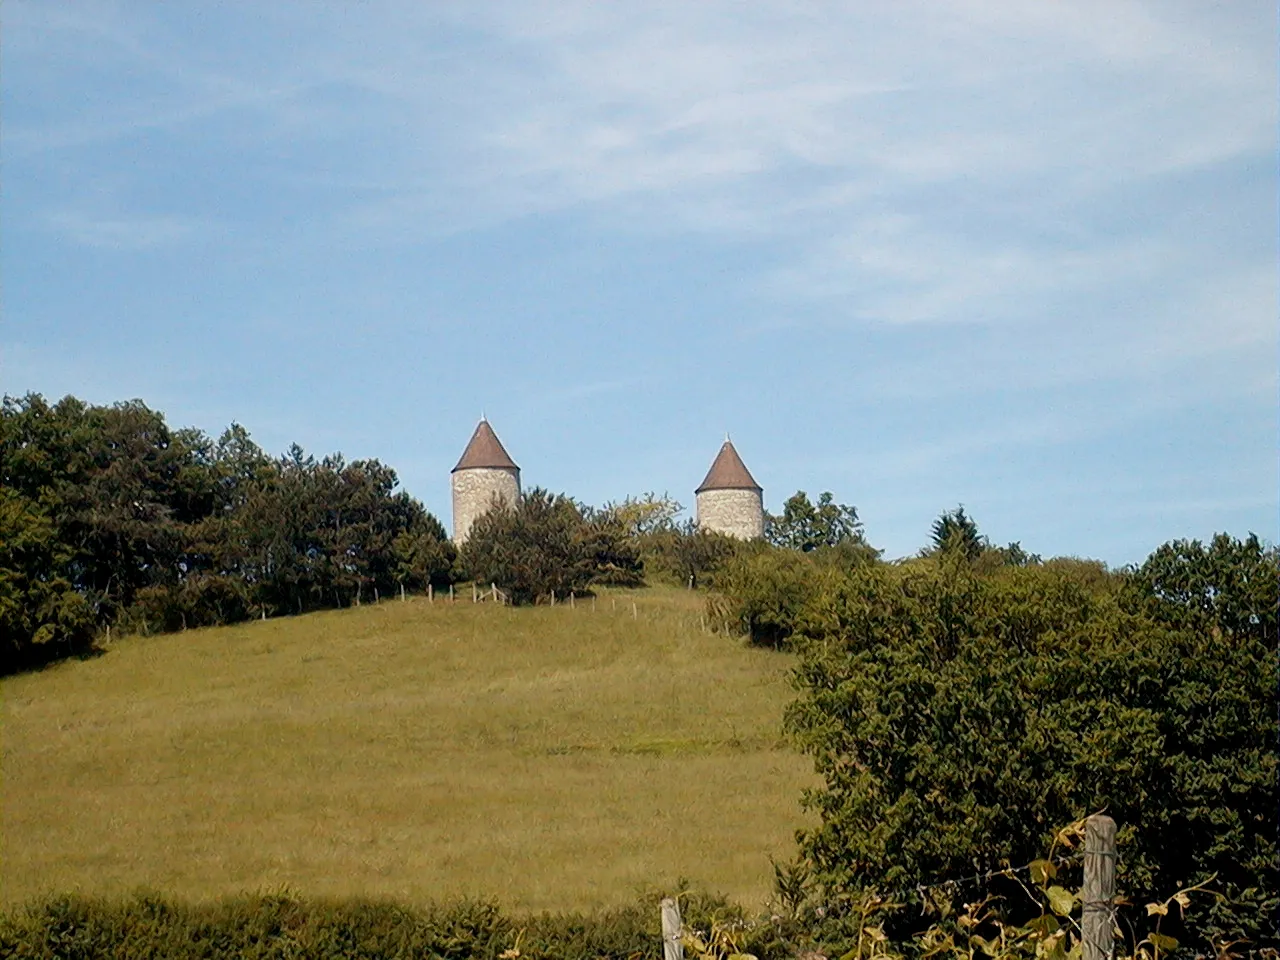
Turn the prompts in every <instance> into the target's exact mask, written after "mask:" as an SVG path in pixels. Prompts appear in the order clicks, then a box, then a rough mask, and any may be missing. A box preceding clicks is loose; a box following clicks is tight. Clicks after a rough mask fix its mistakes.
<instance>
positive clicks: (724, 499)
mask: <svg viewBox="0 0 1280 960" xmlns="http://www.w3.org/2000/svg"><path fill="white" fill-rule="evenodd" d="M694 494H695V495H696V496H697V500H698V529H699V530H707V531H709V532H712V533H727V534H728V535H729V536H731V537H737V538H738V539H739V540H756V539H759V538H760V537H763V536H764V490H763V489H761V487H760V484H758V483H756V481H755V479H754V478H753V477H752V476H751V471H749V470H748V469H747V465H746V464H745V463H743V462H742V458H741V457H740V456H738V451H737V450H735V449H734V448H733V443H732V442H730V440H729V438H728V437H726V438H725V441H724V446H723V447H721V448H720V452H719V453H718V454H716V459H715V462H714V463H712V464H711V469H710V470H708V471H707V478H706V479H705V480H703V481H702V486H700V487H698V489H697V490H695V491H694Z"/></svg>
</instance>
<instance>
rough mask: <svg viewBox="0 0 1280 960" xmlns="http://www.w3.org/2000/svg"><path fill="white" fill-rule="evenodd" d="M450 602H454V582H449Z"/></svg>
mask: <svg viewBox="0 0 1280 960" xmlns="http://www.w3.org/2000/svg"><path fill="white" fill-rule="evenodd" d="M449 602H450V603H453V584H452V583H451V584H449Z"/></svg>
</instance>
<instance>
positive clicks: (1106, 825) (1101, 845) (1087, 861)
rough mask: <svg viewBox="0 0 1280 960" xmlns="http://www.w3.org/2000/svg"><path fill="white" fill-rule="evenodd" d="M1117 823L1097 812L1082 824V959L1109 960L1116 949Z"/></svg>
mask: <svg viewBox="0 0 1280 960" xmlns="http://www.w3.org/2000/svg"><path fill="white" fill-rule="evenodd" d="M1115 896H1116V822H1115V821H1114V820H1112V819H1111V818H1110V817H1108V816H1106V815H1105V814H1101V813H1097V814H1094V815H1093V816H1092V817H1090V818H1089V819H1088V820H1086V821H1085V824H1084V890H1083V891H1082V892H1081V894H1080V899H1081V902H1082V914H1083V915H1082V917H1081V924H1080V926H1081V934H1082V936H1083V940H1084V943H1083V947H1084V960H1111V955H1112V953H1113V952H1114V949H1115V925H1116V921H1115V917H1114V915H1113V910H1114V903H1115Z"/></svg>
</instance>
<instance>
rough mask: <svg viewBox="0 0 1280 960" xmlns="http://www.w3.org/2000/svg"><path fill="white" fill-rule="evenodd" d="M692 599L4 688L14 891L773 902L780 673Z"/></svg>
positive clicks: (377, 632)
mask: <svg viewBox="0 0 1280 960" xmlns="http://www.w3.org/2000/svg"><path fill="white" fill-rule="evenodd" d="M633 600H635V601H636V602H637V604H638V606H637V609H636V611H635V616H633V611H632V602H633ZM699 609H700V600H699V599H698V598H697V597H695V596H692V595H690V594H688V593H686V592H684V591H678V590H661V589H655V590H648V591H642V592H640V593H638V594H632V593H625V594H623V593H619V594H616V595H610V594H605V595H603V596H602V597H601V598H600V599H599V600H598V601H597V602H596V604H595V605H594V608H593V605H592V604H591V602H590V601H586V602H579V603H578V605H577V607H576V609H570V608H569V607H567V606H566V605H563V604H562V605H560V606H557V607H555V608H553V609H552V608H538V609H521V610H513V609H510V608H505V607H498V606H493V605H490V604H479V605H473V604H472V603H471V602H470V595H469V594H468V595H467V597H466V599H465V602H459V603H457V604H454V605H450V604H448V603H447V602H441V601H439V600H437V602H436V603H434V604H428V603H427V602H426V600H425V599H412V600H410V601H408V602H403V603H402V602H399V601H391V602H384V603H382V604H381V605H379V606H366V607H363V608H358V609H351V610H342V611H335V612H330V613H319V614H313V615H309V616H303V617H297V618H289V619H280V620H273V621H266V622H255V623H250V624H244V625H241V626H237V627H223V628H216V629H209V630H195V631H190V632H187V633H182V634H173V635H168V636H158V637H148V638H143V637H136V638H129V639H126V640H124V641H121V642H118V643H117V644H115V645H114V647H113V648H112V649H111V650H110V652H109V653H108V654H107V655H106V656H103V657H99V658H97V659H94V660H90V661H84V662H74V663H66V664H63V665H61V666H58V667H56V668H53V669H50V670H47V671H45V672H42V673H39V674H31V675H26V676H19V677H11V678H8V679H5V680H3V681H0V702H2V705H3V718H4V719H3V729H2V731H0V733H2V736H3V741H2V742H3V755H2V761H0V762H2V768H0V770H2V773H3V781H2V785H0V790H2V793H0V804H2V806H0V813H2V815H3V821H2V827H3V828H2V829H0V843H3V847H0V900H3V901H4V902H8V903H12V902H14V901H17V900H22V899H25V898H27V897H30V896H32V895H35V894H39V893H44V892H50V891H67V890H72V889H76V890H81V891H84V892H94V893H120V892H127V891H131V890H133V889H135V888H138V887H148V888H152V889H157V890H161V891H163V892H165V893H167V894H172V895H177V896H181V897H191V898H203V897H208V896H215V895H220V894H224V893H231V892H237V891H244V890H261V889H264V888H273V887H279V886H289V887H290V888H293V889H295V890H297V891H299V892H301V893H306V894H316V895H324V896H345V895H353V894H357V895H363V896H379V897H394V898H399V899H402V900H408V901H419V900H425V899H430V898H442V897H450V896H456V895H462V894H469V895H478V896H486V897H496V898H497V899H499V900H500V901H501V902H502V903H504V904H506V905H508V906H510V907H512V908H515V909H542V908H570V907H574V908H576V907H593V906H598V905H603V904H611V903H617V902H623V901H626V900H628V899H632V898H633V897H634V894H635V892H636V890H637V889H638V888H640V887H653V886H659V885H670V884H672V883H673V882H674V881H675V880H676V879H677V878H679V877H687V878H689V879H690V880H691V881H693V882H694V883H695V884H697V885H699V886H705V887H708V888H710V889H714V890H718V891H721V892H723V893H726V894H728V895H730V896H732V897H733V898H735V899H737V900H740V901H742V902H746V903H750V902H758V901H760V900H762V899H763V898H764V897H765V896H766V895H767V893H768V891H769V879H770V875H771V871H770V868H769V864H768V857H769V855H771V854H772V855H775V856H786V855H788V854H789V853H790V851H791V847H792V840H791V837H792V831H793V830H794V829H795V828H796V827H797V826H799V825H800V823H801V813H800V810H799V802H798V801H799V795H800V791H801V789H802V787H803V786H805V785H806V784H807V783H808V782H810V780H811V778H812V774H811V773H810V772H809V765H808V763H807V762H806V761H805V760H804V759H803V758H801V757H799V756H798V755H796V754H795V753H794V752H793V751H791V750H789V749H788V748H787V747H786V746H785V745H784V744H783V743H782V742H781V740H780V738H779V733H778V728H779V721H780V718H781V713H782V708H783V705H784V704H785V703H786V701H787V699H788V698H789V696H790V694H789V691H788V689H787V686H786V683H785V679H784V672H785V670H786V667H787V666H788V661H787V659H786V658H785V657H783V656H782V655H779V654H776V653H770V652H765V651H758V650H751V649H747V648H744V647H743V646H742V644H741V643H740V642H739V641H736V640H733V639H729V638H725V637H722V636H713V635H711V634H708V633H704V632H703V631H702V630H701V629H700V624H699Z"/></svg>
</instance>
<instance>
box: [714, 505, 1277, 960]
mask: <svg viewBox="0 0 1280 960" xmlns="http://www.w3.org/2000/svg"><path fill="white" fill-rule="evenodd" d="M710 607H711V611H712V613H713V616H714V618H715V619H716V621H717V623H718V624H719V625H720V626H721V627H722V628H725V629H727V630H730V631H733V632H738V633H741V634H745V635H746V636H747V637H748V638H749V639H750V640H751V641H752V642H754V643H757V644H762V645H766V646H771V647H780V648H786V649H789V650H791V651H792V652H793V653H794V654H795V655H796V656H797V662H796V667H795V670H794V673H793V682H794V685H795V688H796V691H797V696H796V700H795V701H794V702H793V703H792V705H791V707H790V709H789V710H788V713H787V718H786V725H787V728H788V729H789V731H790V733H791V735H792V736H793V738H794V740H795V742H796V743H797V744H798V745H799V746H800V747H801V749H803V750H804V751H805V752H807V753H808V754H810V755H811V756H812V757H813V759H814V765H815V769H816V771H817V773H818V774H819V776H820V778H821V783H820V785H819V786H817V787H816V788H813V789H811V790H809V791H808V792H807V794H806V801H805V802H806V805H807V806H808V808H809V810H810V812H811V813H812V814H813V815H814V816H815V820H816V824H815V825H813V826H810V827H807V828H805V829H804V830H802V831H801V832H800V834H799V836H798V840H799V852H798V855H797V857H796V858H795V860H794V861H793V863H792V864H790V865H789V867H788V868H787V871H788V872H786V873H785V874H780V876H785V877H787V878H788V880H789V882H790V885H791V888H792V889H793V890H796V891H801V892H802V893H803V897H802V898H801V899H805V900H806V901H807V902H809V903H810V904H812V905H817V906H821V908H822V913H823V918H822V920H821V924H822V925H825V926H826V927H827V928H828V929H829V930H830V931H831V932H832V935H833V936H835V937H836V938H837V939H838V938H839V937H840V936H843V935H849V934H850V933H851V932H853V933H856V927H857V924H858V922H859V920H858V914H857V911H856V909H854V907H856V905H858V904H864V903H865V902H866V901H867V897H871V896H879V897H882V898H887V899H889V900H893V901H894V902H897V903H900V904H905V906H906V908H907V909H905V910H903V911H901V912H900V913H898V914H897V915H896V916H895V918H894V919H893V920H892V921H891V923H890V927H892V928H893V936H895V937H898V938H907V937H909V936H911V935H912V934H913V933H916V932H919V930H920V929H923V927H924V926H927V925H928V923H929V922H931V920H930V919H928V916H929V915H930V911H932V910H934V908H935V905H934V904H933V903H931V902H930V901H929V899H928V898H927V897H926V896H925V895H924V894H923V893H921V891H922V890H923V887H924V885H929V884H937V883H939V882H944V881H947V880H956V879H959V878H962V877H972V876H973V875H975V874H977V875H979V876H985V875H989V878H988V879H987V880H986V881H984V882H982V883H980V884H977V885H976V888H975V889H972V890H971V891H970V892H969V893H968V896H970V897H974V898H978V899H982V898H985V897H991V898H994V899H992V900H991V901H990V903H991V905H992V907H991V909H992V910H993V911H994V914H993V915H994V916H998V917H1000V918H1002V920H1004V921H1008V922H1024V921H1026V920H1027V919H1028V916H1030V917H1034V916H1035V912H1036V910H1037V907H1036V906H1035V905H1034V904H1032V903H1030V902H1029V901H1028V900H1027V898H1026V897H1025V896H1024V890H1023V889H1022V887H1021V886H1020V885H1019V883H1018V881H1017V879H1016V878H1013V877H1010V876H1006V875H1003V874H1001V871H1002V870H1003V869H1004V868H1005V867H1008V866H1011V865H1018V864H1024V863H1027V862H1029V861H1032V860H1034V859H1036V858H1037V857H1038V856H1039V855H1040V851H1041V850H1042V849H1043V847H1044V845H1045V843H1046V842H1047V841H1049V840H1050V839H1051V838H1052V836H1053V834H1054V831H1055V830H1056V829H1057V828H1058V827H1059V826H1060V825H1061V824H1062V823H1066V822H1069V821H1075V820H1079V819H1081V818H1083V817H1085V816H1087V815H1089V814H1091V813H1094V812H1098V811H1105V812H1107V813H1108V814H1109V815H1110V816H1112V817H1113V818H1114V819H1115V820H1116V821H1117V822H1118V823H1119V824H1121V826H1122V830H1121V834H1120V841H1121V848H1120V862H1119V864H1118V876H1119V884H1120V889H1121V892H1122V893H1123V894H1124V895H1125V896H1126V897H1127V898H1128V899H1129V900H1130V901H1131V902H1134V903H1137V904H1142V903H1144V902H1146V901H1150V900H1158V899H1160V897H1161V896H1162V895H1167V891H1169V890H1174V889H1177V888H1179V887H1185V886H1191V885H1194V884H1201V883H1205V884H1207V885H1208V888H1209V889H1211V890H1212V891H1214V898H1213V901H1212V903H1211V904H1209V905H1208V906H1207V907H1206V908H1205V909H1203V910H1201V911H1200V912H1198V913H1196V914H1195V915H1194V916H1187V917H1182V916H1171V917H1169V918H1167V922H1166V924H1165V933H1166V934H1171V935H1173V936H1175V938H1177V939H1179V940H1182V941H1183V942H1184V943H1185V942H1190V943H1193V944H1197V945H1198V946H1197V947H1196V948H1195V949H1196V950H1197V951H1199V952H1200V953H1203V954H1207V955H1209V956H1214V955H1225V954H1222V953H1221V950H1227V951H1228V953H1229V952H1230V951H1232V950H1239V951H1241V952H1242V953H1243V952H1257V951H1262V953H1265V952H1266V951H1268V950H1270V951H1274V950H1275V949H1276V948H1277V947H1278V946H1280V942H1278V941H1277V938H1276V934H1275V927H1274V924H1273V919H1274V917H1275V915H1276V912H1277V910H1278V909H1280V866H1278V865H1277V852H1278V847H1277V820H1276V810H1277V809H1278V808H1280V791H1278V790H1277V779H1278V777H1280V729H1278V728H1277V725H1276V710H1277V661H1276V647H1277V642H1278V640H1280V612H1278V610H1280V554H1278V553H1277V550H1276V549H1275V548H1274V547H1268V546H1266V545H1264V544H1263V543H1261V542H1260V541H1259V539H1258V538H1257V537H1256V536H1253V535H1250V536H1248V537H1246V538H1244V539H1237V538H1234V537H1231V536H1229V535H1227V534H1220V535H1217V536H1215V537H1214V538H1213V539H1212V540H1211V541H1210V542H1209V543H1202V542H1199V541H1194V540H1176V541H1171V542H1169V543H1166V544H1164V545H1163V546H1161V547H1160V548H1158V549H1157V550H1156V551H1155V552H1153V553H1152V554H1151V556H1150V557H1148V559H1147V560H1146V561H1145V562H1143V563H1142V564H1140V565H1137V566H1135V567H1132V568H1126V569H1121V570H1108V569H1107V568H1106V567H1105V566H1104V565H1103V564H1101V563H1097V562H1094V561H1087V560H1080V559H1075V558H1054V559H1049V560H1044V559H1042V558H1040V557H1037V556H1035V555H1033V554H1028V553H1027V552H1026V551H1024V550H1023V549H1022V548H1021V546H1020V545H1019V544H1016V543H1015V544H1009V545H1008V546H1005V547H998V546H995V545H993V544H992V543H991V542H990V541H989V540H988V539H987V538H986V537H984V536H982V534H981V533H980V532H979V530H978V526H977V524H976V522H974V520H973V518H972V517H970V516H968V515H967V514H966V513H965V511H964V510H963V508H957V509H956V510H953V511H949V512H948V513H945V514H943V515H942V516H941V517H939V518H938V520H937V521H936V522H935V523H934V525H933V529H932V535H931V542H930V543H929V545H928V546H927V547H926V548H925V549H924V550H922V551H921V553H920V554H919V555H918V556H916V557H912V558H907V559H905V560H901V561H897V562H893V563H886V562H884V561H881V560H878V559H875V558H873V557H868V556H861V557H859V556H856V555H853V554H849V553H847V552H846V553H841V552H840V551H838V550H835V549H832V548H830V547H825V546H822V547H818V548H816V549H814V550H812V551H810V552H807V553H804V552H800V551H796V550H767V549H766V550H758V551H755V552H750V553H742V554H739V555H738V556H737V557H735V558H733V559H732V560H731V561H729V562H728V563H727V564H726V566H725V568H724V569H723V570H722V571H721V573H720V574H719V576H718V577H717V593H716V594H715V595H714V596H713V597H712V598H711V601H710ZM1162 891H1164V892H1165V893H1162ZM798 895H799V894H798ZM975 902H976V901H975ZM1027 910H1031V913H1030V914H1029V915H1027V914H1026V911H1027ZM1158 919H1160V918H1159V917H1158V916H1148V915H1144V914H1143V913H1142V912H1141V911H1135V912H1130V914H1129V915H1127V916H1126V921H1125V922H1126V923H1131V924H1133V928H1134V929H1135V930H1136V931H1137V932H1138V935H1139V936H1141V935H1142V933H1143V932H1144V931H1147V930H1150V929H1153V926H1152V925H1153V924H1154V923H1155V922H1156V921H1157V920H1158ZM815 922H817V921H815ZM842 925H843V927H842ZM845 928H847V929H845ZM1233 944H1234V946H1232V945H1233Z"/></svg>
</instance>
